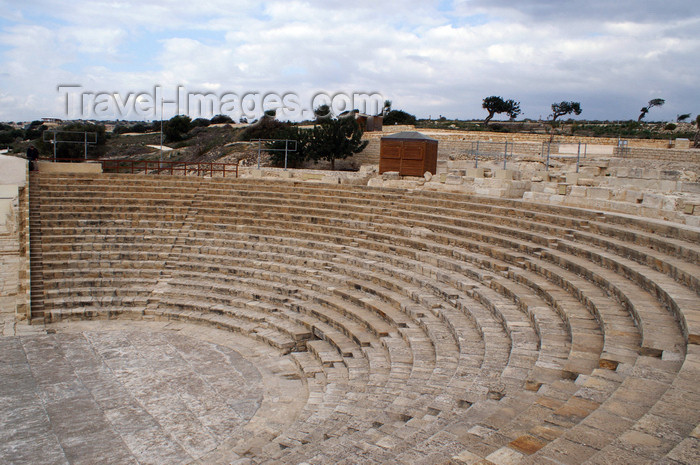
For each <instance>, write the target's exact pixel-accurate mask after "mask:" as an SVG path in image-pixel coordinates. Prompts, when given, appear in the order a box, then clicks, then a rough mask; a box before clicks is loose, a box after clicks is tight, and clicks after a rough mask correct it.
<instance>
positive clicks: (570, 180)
mask: <svg viewBox="0 0 700 465" xmlns="http://www.w3.org/2000/svg"><path fill="white" fill-rule="evenodd" d="M579 176H580V175H579V173H566V183H567V184H572V185H573V184H576V183H577V182H578V178H579Z"/></svg>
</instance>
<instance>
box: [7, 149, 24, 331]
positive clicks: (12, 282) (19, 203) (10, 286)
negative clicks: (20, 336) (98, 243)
mask: <svg viewBox="0 0 700 465" xmlns="http://www.w3.org/2000/svg"><path fill="white" fill-rule="evenodd" d="M27 186H28V182H27V162H26V160H24V159H22V158H17V157H10V156H0V335H1V334H13V332H14V325H15V319H16V318H17V319H24V318H26V314H27V311H28V309H29V203H28V188H27Z"/></svg>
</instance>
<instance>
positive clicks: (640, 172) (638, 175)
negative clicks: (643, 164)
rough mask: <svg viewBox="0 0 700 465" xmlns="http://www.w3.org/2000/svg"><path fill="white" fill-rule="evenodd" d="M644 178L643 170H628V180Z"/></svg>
mask: <svg viewBox="0 0 700 465" xmlns="http://www.w3.org/2000/svg"><path fill="white" fill-rule="evenodd" d="M643 176H644V168H636V167H635V168H630V169H629V177H630V178H640V179H641V178H642V177H643Z"/></svg>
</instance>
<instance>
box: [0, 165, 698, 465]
mask: <svg viewBox="0 0 700 465" xmlns="http://www.w3.org/2000/svg"><path fill="white" fill-rule="evenodd" d="M601 165H604V164H603V163H601ZM603 167H604V166H601V169H602V168H603ZM306 174H307V175H314V174H316V173H306ZM485 174H486V173H485ZM489 174H493V173H489ZM450 176H451V177H453V178H455V179H456V178H459V179H461V180H462V184H454V185H451V184H446V183H445V181H446V179H447V177H448V174H447V173H445V175H444V176H442V175H441V176H434V177H432V178H430V180H426V179H425V177H418V178H410V179H395V178H394V179H382V178H380V177H376V178H374V179H378V180H380V181H381V188H378V187H368V186H353V185H348V184H343V183H340V184H337V183H324V182H320V181H323V178H318V177H313V178H312V179H308V180H306V181H304V180H302V179H300V178H297V177H294V176H292V177H291V178H285V179H282V178H278V179H250V178H248V179H245V178H244V179H238V180H236V179H216V178H214V179H211V178H185V177H177V176H175V177H170V176H166V177H149V176H140V175H105V174H102V175H88V174H78V175H75V174H73V175H50V176H49V175H39V176H36V177H33V178H32V180H31V183H32V185H31V186H30V188H31V189H32V192H34V193H35V195H34V196H32V199H34V200H38V201H39V203H37V204H33V205H34V207H33V210H32V211H33V212H34V213H35V214H36V217H37V218H40V221H35V222H32V224H31V231H30V232H31V233H32V234H33V235H34V234H38V235H39V237H40V238H41V243H40V249H41V263H40V266H41V272H42V281H41V289H40V291H41V292H37V295H41V297H42V299H43V300H42V303H43V307H42V312H43V316H42V319H43V321H44V324H34V325H31V326H26V325H16V326H15V327H14V328H13V331H12V333H11V334H10V335H8V336H5V337H2V338H0V343H1V344H2V351H0V353H2V354H6V356H7V359H6V360H7V361H8V362H5V363H3V364H0V369H1V370H4V371H3V373H1V375H2V376H0V383H3V384H1V385H0V389H1V390H2V391H0V392H2V395H3V397H2V398H7V399H10V401H9V402H5V403H0V408H5V409H6V410H4V411H3V412H0V413H2V414H1V415H0V434H2V435H3V442H0V444H2V445H0V448H1V449H0V461H7V462H20V463H21V462H27V463H35V462H41V461H42V460H45V461H46V462H49V463H95V462H97V463H99V462H109V461H110V460H111V461H117V462H124V463H137V462H157V463H181V462H183V461H184V462H194V461H199V462H201V463H238V464H244V463H248V464H249V463H288V464H299V463H398V464H414V463H426V464H433V463H435V464H442V463H460V464H482V465H483V464H488V463H518V464H540V463H559V464H561V463H567V464H568V463H655V462H661V463H674V464H676V465H677V464H679V463H680V464H694V463H697V462H698V460H699V459H700V457H699V456H698V451H697V447H696V446H697V439H698V437H697V436H698V434H697V427H698V426H697V425H698V424H699V423H700V391H699V388H698V386H697V380H698V379H700V358H699V357H700V350H699V349H698V348H699V347H700V303H699V302H700V300H699V299H698V295H700V279H699V278H698V277H699V276H700V248H699V246H698V244H700V230H699V229H696V228H692V227H688V226H685V225H680V224H678V223H675V224H674V223H670V222H664V221H658V220H650V219H647V218H641V217H638V216H627V215H622V214H616V213H610V212H603V211H599V210H592V209H583V208H572V207H570V206H564V205H552V204H551V203H555V202H561V203H563V202H564V201H565V199H567V198H581V199H584V200H585V201H588V202H593V201H600V202H614V201H617V200H595V199H592V198H590V197H576V196H572V195H571V193H572V192H574V188H583V189H585V192H586V193H587V192H588V189H590V188H591V187H593V186H580V185H578V184H577V185H569V184H567V183H565V182H564V181H565V179H563V178H562V177H560V176H553V179H554V180H552V181H546V182H549V183H551V185H550V186H545V187H546V188H547V189H550V190H546V189H545V188H543V189H542V190H541V191H540V192H532V191H529V192H526V193H525V195H527V194H531V195H532V196H533V199H534V197H535V196H546V197H548V202H549V203H535V202H528V201H525V200H521V199H507V198H502V197H500V198H499V197H483V196H476V195H471V194H466V193H465V192H464V189H465V187H464V186H465V185H469V184H472V183H473V184H472V186H476V185H479V186H481V187H483V188H486V189H508V186H510V185H511V184H510V183H531V182H532V181H529V180H509V179H499V178H497V177H495V176H488V177H483V178H469V177H467V176H464V175H463V174H462V173H451V174H450ZM387 177H388V178H391V177H392V176H387ZM477 179H479V181H478V182H477ZM544 183H545V181H544V180H543V181H538V182H534V183H533V184H537V185H542V184H544ZM378 185H379V184H378ZM512 185H519V186H520V184H512ZM406 186H409V187H410V188H408V189H407V188H406ZM432 186H441V187H440V188H439V189H446V188H450V189H455V190H456V191H457V192H458V193H449V192H445V191H438V190H431V189H430V188H431V187H432ZM523 186H524V185H523ZM601 187H604V186H601ZM583 189H576V190H577V191H578V192H582V191H583ZM562 190H563V191H564V192H565V193H564V194H560V193H559V192H561V191H562ZM594 192H595V191H594ZM607 192H609V194H610V195H611V196H613V198H617V197H615V196H617V193H616V192H615V191H614V190H612V191H611V190H608V191H607ZM639 198H641V199H643V197H639ZM557 199H558V200H557ZM535 200H536V199H535ZM620 202H621V203H622V201H620ZM693 210H694V208H693ZM34 237H37V236H34ZM35 265H37V263H35ZM37 266H39V265H37ZM36 320H37V318H35V319H34V323H37V321H36ZM29 329H31V330H32V331H33V333H28V332H27V331H28V330H29ZM8 334H9V333H8ZM30 375H31V376H30ZM17 405H21V406H23V407H22V408H19V409H18V408H16V406H17ZM3 406H4V407H3ZM24 406H26V408H25V407H24ZM64 406H66V407H67V408H64ZM77 417H79V418H82V419H85V421H83V422H82V423H78V422H76V418H77ZM3 422H4V423H3ZM28 438H30V439H28ZM5 439H7V440H6V441H5ZM31 439H34V440H35V443H36V442H40V443H41V445H42V449H36V448H34V449H31V450H30V449H28V448H27V447H26V444H27V443H28V442H31ZM5 444H7V445H5ZM2 447H4V448H2ZM38 450H46V451H47V452H46V454H45V455H43V456H42V455H39V454H40V453H39V452H37V451H38ZM108 454H112V455H111V456H110V458H106V457H107V456H108ZM42 457H45V459H42Z"/></svg>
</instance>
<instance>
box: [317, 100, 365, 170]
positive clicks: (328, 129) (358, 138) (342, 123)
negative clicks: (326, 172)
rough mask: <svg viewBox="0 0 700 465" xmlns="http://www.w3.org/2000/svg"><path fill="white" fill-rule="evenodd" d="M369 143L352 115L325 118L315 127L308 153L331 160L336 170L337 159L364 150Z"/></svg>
mask: <svg viewBox="0 0 700 465" xmlns="http://www.w3.org/2000/svg"><path fill="white" fill-rule="evenodd" d="M317 114H318V110H317ZM368 143H369V141H363V140H362V128H361V127H360V125H359V123H358V122H357V120H355V118H354V117H353V116H352V115H351V116H348V117H345V118H338V119H333V118H324V119H320V120H318V121H317V123H316V125H315V126H314V128H313V131H312V133H311V139H310V141H309V146H308V155H309V158H311V159H312V160H328V161H330V162H331V169H332V170H334V169H335V160H340V159H344V158H347V157H349V156H351V155H354V154H356V153H359V152H361V151H363V150H364V149H365V147H367V144H368Z"/></svg>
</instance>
